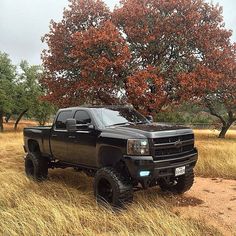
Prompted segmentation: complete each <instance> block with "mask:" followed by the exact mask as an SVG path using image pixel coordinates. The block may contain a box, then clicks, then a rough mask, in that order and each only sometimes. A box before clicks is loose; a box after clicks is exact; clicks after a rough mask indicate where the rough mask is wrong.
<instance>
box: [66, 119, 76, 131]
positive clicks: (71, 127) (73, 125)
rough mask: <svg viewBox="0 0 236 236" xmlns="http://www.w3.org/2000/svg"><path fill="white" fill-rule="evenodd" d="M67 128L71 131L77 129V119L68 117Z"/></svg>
mask: <svg viewBox="0 0 236 236" xmlns="http://www.w3.org/2000/svg"><path fill="white" fill-rule="evenodd" d="M66 129H67V131H69V132H73V131H76V130H77V129H76V120H75V119H67V120H66Z"/></svg>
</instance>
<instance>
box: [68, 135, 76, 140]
mask: <svg viewBox="0 0 236 236" xmlns="http://www.w3.org/2000/svg"><path fill="white" fill-rule="evenodd" d="M68 138H71V139H75V138H76V137H75V136H74V135H70V136H68Z"/></svg>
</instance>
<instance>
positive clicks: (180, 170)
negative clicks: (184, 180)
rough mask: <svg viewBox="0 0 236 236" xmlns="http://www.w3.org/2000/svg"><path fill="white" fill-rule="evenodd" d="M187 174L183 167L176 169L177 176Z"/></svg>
mask: <svg viewBox="0 0 236 236" xmlns="http://www.w3.org/2000/svg"><path fill="white" fill-rule="evenodd" d="M184 174H185V166H181V167H178V168H176V169H175V176H180V175H184Z"/></svg>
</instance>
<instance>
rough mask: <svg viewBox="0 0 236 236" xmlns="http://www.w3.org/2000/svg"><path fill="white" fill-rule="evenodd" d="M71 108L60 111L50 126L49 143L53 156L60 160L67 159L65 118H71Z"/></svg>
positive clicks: (67, 140) (67, 139)
mask: <svg viewBox="0 0 236 236" xmlns="http://www.w3.org/2000/svg"><path fill="white" fill-rule="evenodd" d="M72 116H73V114H72V110H64V111H60V112H59V114H58V116H57V118H56V120H55V122H54V125H53V128H52V133H51V139H50V145H51V152H52V154H53V156H54V157H55V158H56V159H58V160H62V161H69V159H68V144H69V142H70V138H69V133H68V131H67V129H66V120H67V119H68V118H72Z"/></svg>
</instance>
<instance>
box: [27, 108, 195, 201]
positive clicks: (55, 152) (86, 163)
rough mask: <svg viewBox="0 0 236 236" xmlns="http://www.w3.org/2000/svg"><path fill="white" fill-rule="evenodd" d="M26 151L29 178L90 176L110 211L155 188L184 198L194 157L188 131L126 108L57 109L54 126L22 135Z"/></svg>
mask: <svg viewBox="0 0 236 236" xmlns="http://www.w3.org/2000/svg"><path fill="white" fill-rule="evenodd" d="M149 118H150V117H149ZM24 149H25V152H26V153H27V155H26V157H25V171H26V174H27V176H29V177H31V178H33V179H35V180H44V179H46V178H47V176H48V169H49V168H52V169H53V168H66V167H73V168H75V169H76V170H78V171H80V170H81V171H84V172H85V173H87V174H88V175H89V176H94V177H95V180H94V194H95V197H96V199H97V200H99V201H102V202H108V203H109V204H111V205H113V206H123V205H124V204H125V203H127V202H131V201H132V199H133V191H134V190H136V189H140V188H147V187H152V186H156V185H159V186H160V188H161V189H162V190H167V191H171V192H174V193H179V194H181V193H184V192H185V191H187V190H189V189H190V188H191V186H192V184H193V181H194V172H193V168H194V166H195V164H196V162H197V156H198V155H197V150H196V148H195V147H194V134H193V131H192V130H191V129H190V128H186V127H179V126H169V125H161V124H158V123H152V121H150V119H147V118H145V117H144V116H143V115H141V114H140V113H138V112H137V111H136V110H135V109H133V108H132V107H129V106H87V107H71V108H65V109H60V110H59V111H58V112H57V114H56V117H55V120H54V124H53V125H52V126H50V127H49V126H48V127H47V126H45V127H30V128H25V129H24Z"/></svg>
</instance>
